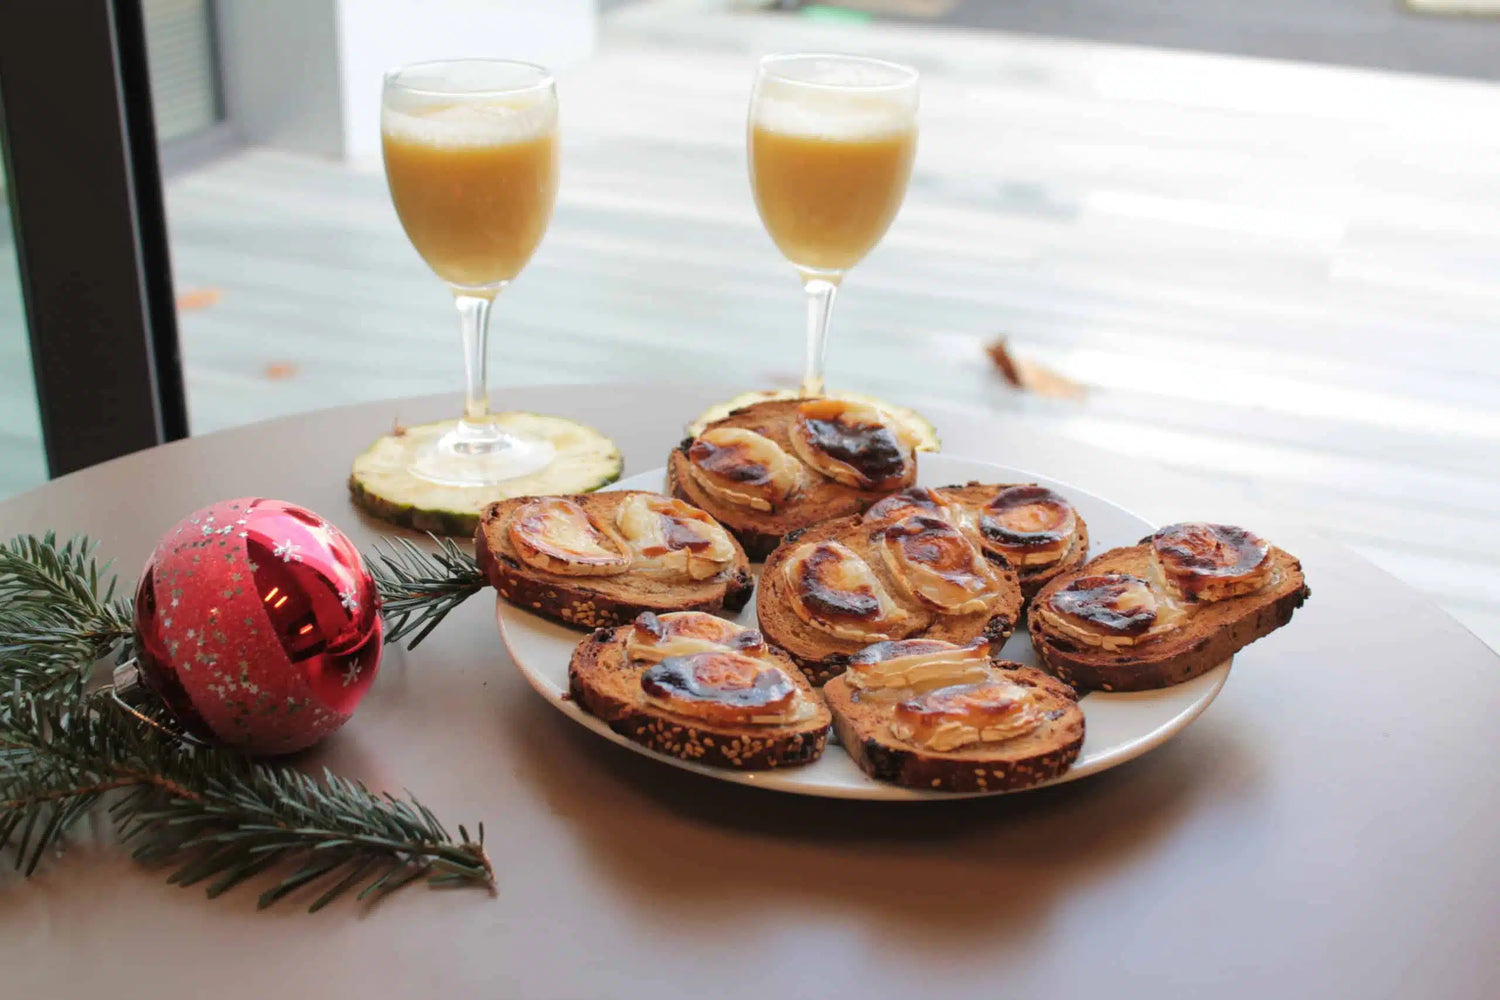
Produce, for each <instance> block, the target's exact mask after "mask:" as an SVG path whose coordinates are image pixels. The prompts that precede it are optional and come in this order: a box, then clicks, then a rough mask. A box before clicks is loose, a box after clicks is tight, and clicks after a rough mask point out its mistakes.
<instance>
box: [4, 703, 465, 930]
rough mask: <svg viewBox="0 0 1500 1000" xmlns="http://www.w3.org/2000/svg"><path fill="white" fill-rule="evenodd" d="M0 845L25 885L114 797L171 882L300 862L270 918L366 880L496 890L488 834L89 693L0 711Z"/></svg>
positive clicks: (231, 882)
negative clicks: (213, 743)
mask: <svg viewBox="0 0 1500 1000" xmlns="http://www.w3.org/2000/svg"><path fill="white" fill-rule="evenodd" d="M18 752H19V753H21V754H23V755H24V758H25V760H26V763H25V764H24V765H23V766H6V765H4V764H3V759H4V758H3V757H0V848H4V847H6V846H7V845H9V846H13V847H14V848H15V850H16V864H17V867H18V868H24V870H25V872H26V873H27V874H28V875H29V874H31V872H32V871H34V870H35V868H36V866H37V864H38V863H39V862H40V860H41V858H42V856H43V855H44V854H45V853H46V852H47V850H48V849H49V848H55V847H58V846H60V844H61V840H62V838H63V837H64V835H65V834H66V833H67V831H68V830H69V829H70V828H71V827H72V826H73V825H74V824H75V823H76V822H77V820H78V819H79V818H81V817H82V816H83V815H85V814H86V813H87V812H88V811H89V809H90V808H92V807H93V806H94V805H95V804H96V803H97V802H98V801H99V800H100V798H101V797H102V796H104V795H105V794H106V793H108V792H111V791H115V790H119V789H127V791H126V792H125V794H124V796H123V797H121V798H119V799H118V800H117V801H116V802H115V803H114V804H113V805H112V806H111V808H110V813H111V815H112V816H113V819H114V821H115V824H116V826H117V828H118V830H119V833H120V836H121V838H122V839H123V840H125V841H126V842H130V843H134V844H136V848H135V857H136V858H138V859H141V860H146V861H157V862H172V863H175V864H176V865H177V868H176V870H175V871H174V872H173V873H172V875H171V878H170V881H172V882H175V883H177V884H180V885H184V886H186V885H193V884H196V883H199V882H202V881H204V880H209V879H211V880H212V881H211V882H209V884H208V886H207V892H208V895H209V896H210V897H214V896H218V895H220V894H221V893H224V892H226V891H228V890H229V889H231V888H233V887H235V886H236V885H239V884H241V883H242V882H244V881H246V880H248V879H250V878H252V877H254V876H256V875H259V874H261V873H262V872H265V871H267V870H268V869H271V868H273V867H277V866H282V865H290V864H298V865H299V867H297V868H296V869H295V870H294V871H292V873H291V874H289V875H287V876H285V877H284V878H282V879H281V880H280V881H279V882H278V883H277V884H275V885H274V886H272V887H271V888H269V889H267V890H266V891H265V892H263V893H262V894H261V896H260V905H261V906H262V907H266V906H270V905H272V904H273V903H275V902H277V901H278V900H280V899H282V898H284V897H285V896H287V895H290V894H291V893H293V892H295V891H296V890H298V889H300V888H302V887H304V886H313V885H317V884H319V883H322V884H323V885H324V889H323V891H322V893H321V894H320V895H319V896H318V897H317V898H316V899H315V900H314V901H313V903H312V906H311V909H313V910H318V909H321V908H322V907H324V906H326V905H327V904H328V903H330V902H332V901H333V900H334V899H336V898H338V897H340V896H342V895H343V894H344V893H346V892H348V891H350V890H351V889H353V888H355V887H356V886H358V885H360V884H362V883H364V884H365V889H364V891H363V892H361V893H360V898H364V897H365V896H366V895H368V894H371V893H378V894H380V895H384V894H386V893H388V892H391V891H394V890H395V889H397V888H400V887H401V886H403V885H407V884H409V883H411V882H413V881H415V880H417V879H419V878H425V879H426V880H427V881H428V882H429V883H430V884H432V885H438V886H446V885H452V884H471V885H493V883H494V871H493V869H492V868H491V866H490V862H489V858H488V857H486V855H485V853H484V828H483V826H480V827H479V828H478V837H477V839H472V838H470V836H469V833H468V831H467V830H466V829H465V828H464V827H459V828H458V832H459V839H458V840H454V839H453V837H452V836H451V835H450V834H449V833H448V831H447V830H446V829H445V828H444V827H443V825H442V823H441V822H439V821H438V819H437V817H436V816H434V815H433V814H432V812H431V811H430V810H428V809H427V808H426V807H425V806H423V805H422V804H421V803H420V802H418V801H417V800H416V799H415V798H411V797H410V796H408V797H407V798H404V799H398V798H395V797H393V796H391V795H389V794H386V795H377V794H375V793H373V792H371V791H370V790H369V789H368V788H366V787H365V786H364V785H363V784H360V783H358V782H353V781H349V780H347V779H344V778H340V777H337V776H336V775H334V774H332V773H330V772H327V771H325V772H324V774H323V777H322V780H318V779H316V778H313V777H311V776H309V775H306V774H303V773H302V772H300V771H297V770H294V769H291V768H274V767H270V766H266V765H262V764H254V763H252V762H250V761H248V760H246V759H245V758H244V757H242V756H240V755H239V754H237V753H235V752H233V751H230V750H224V749H217V748H203V747H195V746H193V745H191V744H187V743H184V742H182V741H181V740H179V739H177V738H175V737H174V735H173V734H172V733H171V732H170V731H169V730H167V729H164V728H158V727H156V726H153V725H145V724H142V723H141V722H140V721H139V720H137V719H135V718H134V717H132V716H131V715H129V714H128V713H127V712H125V711H123V710H121V709H120V708H119V706H118V705H117V704H116V703H115V702H114V701H113V700H111V699H110V698H109V697H108V695H94V696H91V697H90V698H88V699H87V700H85V701H83V702H80V703H78V705H77V706H75V707H74V708H72V709H65V708H61V707H59V706H58V705H56V704H54V703H51V702H48V701H45V700H42V699H39V698H37V697H35V696H34V695H31V694H29V693H26V692H21V693H17V694H13V695H12V696H11V697H9V698H8V699H5V700H4V701H0V754H4V753H11V754H15V753H18Z"/></svg>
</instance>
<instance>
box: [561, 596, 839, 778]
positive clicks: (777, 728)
mask: <svg viewBox="0 0 1500 1000" xmlns="http://www.w3.org/2000/svg"><path fill="white" fill-rule="evenodd" d="M634 627H635V626H634V625H623V626H619V627H616V628H601V629H598V630H596V631H595V632H593V634H591V635H589V636H588V637H586V638H585V639H584V640H583V641H582V642H580V643H579V644H578V646H577V648H576V649H575V650H574V652H573V658H572V660H571V661H570V662H569V664H568V693H569V695H570V696H571V697H572V699H573V701H574V702H575V703H576V704H577V705H578V706H579V707H580V708H582V709H583V710H584V711H585V712H588V713H589V714H590V715H593V716H596V717H597V718H600V719H602V720H604V722H606V723H607V724H608V725H609V727H610V728H611V729H613V730H614V731H615V732H617V733H619V734H620V735H621V736H624V737H626V738H627V739H629V740H632V741H634V742H636V743H639V744H641V745H642V746H644V747H648V748H649V749H651V750H655V751H656V752H658V753H664V754H669V755H671V756H673V757H680V758H682V759H684V760H690V761H694V762H696V763H699V764H708V765H710V766H713V767H728V768H739V769H743V770H758V769H764V768H775V767H788V766H792V765H796V764H806V763H809V762H811V761H814V760H817V759H818V758H819V757H821V756H822V754H823V750H824V748H825V747H826V746H827V743H828V730H829V723H830V722H831V715H830V713H829V711H828V706H827V705H825V704H824V703H823V700H822V699H821V698H820V697H818V693H817V692H816V691H814V690H813V688H812V686H811V685H810V684H808V683H807V680H806V678H804V677H803V676H802V675H801V673H800V672H799V671H798V670H797V669H796V666H795V665H794V664H793V663H792V661H791V660H790V659H789V658H788V657H787V656H786V654H785V653H783V652H781V651H780V650H778V649H775V648H774V647H770V646H766V647H765V651H764V653H763V654H761V655H762V656H763V657H765V658H766V660H767V661H768V662H771V663H774V664H775V665H777V666H779V667H780V668H781V669H782V670H783V671H784V672H785V674H786V676H787V677H788V678H789V679H790V680H791V682H792V683H793V684H795V685H796V686H797V690H798V692H799V694H798V697H800V698H801V699H804V701H805V704H806V705H807V706H808V708H809V713H808V715H807V717H806V718H804V719H802V720H801V721H798V722H795V723H791V724H788V725H755V724H745V725H725V724H722V723H711V722H707V721H704V720H702V719H698V718H693V717H689V716H685V715H679V714H675V713H672V712H669V711H664V710H662V709H660V708H658V707H656V706H653V705H649V704H646V703H645V701H644V699H643V696H642V693H641V692H642V688H641V678H642V675H643V674H644V673H645V671H646V670H647V669H648V664H646V663H643V662H639V661H633V660H631V659H630V658H629V656H627V654H626V649H625V641H626V636H627V634H628V633H629V632H630V630H631V629H633V628H634Z"/></svg>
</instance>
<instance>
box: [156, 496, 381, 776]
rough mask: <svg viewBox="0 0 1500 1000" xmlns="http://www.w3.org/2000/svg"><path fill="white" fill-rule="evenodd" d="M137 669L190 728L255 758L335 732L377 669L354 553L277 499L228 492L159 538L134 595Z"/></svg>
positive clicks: (370, 585)
mask: <svg viewBox="0 0 1500 1000" xmlns="http://www.w3.org/2000/svg"><path fill="white" fill-rule="evenodd" d="M135 633H136V649H137V655H138V657H139V659H140V662H141V675H142V678H143V679H144V681H145V683H146V685H147V686H148V687H150V688H151V689H152V690H153V691H155V692H156V694H157V695H159V696H160V697H161V698H162V700H163V701H165V702H166V704H167V706H168V708H170V709H171V711H172V713H173V715H175V716H176V717H177V719H178V721H179V722H181V723H182V724H183V725H184V726H185V727H187V728H188V729H189V730H190V731H192V732H193V733H195V734H196V735H199V736H202V737H204V738H206V739H212V740H216V741H218V742H220V743H223V744H226V745H228V746H232V747H236V748H238V749H241V750H244V751H245V752H246V753H250V754H255V755H271V754H283V753H292V752H293V751H296V750H301V749H303V748H305V747H309V746H312V745H313V744H314V743H316V742H318V741H319V740H321V739H323V737H325V736H327V735H328V734H329V733H332V732H333V731H334V730H336V729H338V728H339V727H340V726H342V725H343V724H344V723H345V722H348V721H349V716H350V715H351V714H353V712H354V707H355V706H356V705H358V704H359V701H360V699H361V698H362V697H363V696H364V693H365V691H367V690H368V689H369V687H370V683H371V682H372V681H373V680H374V679H375V670H376V667H377V666H378V665H379V663H380V647H381V635H382V627H381V622H380V599H379V596H378V594H377V592H376V589H375V581H374V580H373V579H372V578H371V577H370V574H369V571H368V570H366V569H365V565H364V561H363V560H362V559H361V558H360V555H359V550H357V549H356V548H355V547H354V545H353V543H351V542H350V541H349V539H348V538H346V537H345V536H344V534H343V532H341V531H339V530H338V529H337V528H335V527H334V526H333V525H332V524H329V523H328V522H327V521H325V520H323V519H322V518H321V517H319V516H318V515H317V514H314V513H313V512H312V511H310V510H307V509H305V508H302V507H298V506H295V505H294V504H289V503H285V502H283V501H281V500H264V499H258V498H253V497H246V498H242V499H239V500H225V501H222V502H220V503H216V504H214V505H212V506H210V507H205V508H203V509H202V510H200V511H196V512H194V513H192V514H189V515H188V516H187V517H186V518H185V519H183V520H182V521H181V522H179V523H178V525H177V526H176V527H175V528H173V529H172V530H171V531H169V532H168V533H167V534H166V536H165V537H163V538H162V540H161V541H160V542H158V543H157V545H156V550H155V551H154V552H152V553H151V558H150V559H149V560H148V561H147V563H146V569H145V571H144V572H143V573H142V574H141V582H140V585H139V587H138V588H137V590H136V595H135Z"/></svg>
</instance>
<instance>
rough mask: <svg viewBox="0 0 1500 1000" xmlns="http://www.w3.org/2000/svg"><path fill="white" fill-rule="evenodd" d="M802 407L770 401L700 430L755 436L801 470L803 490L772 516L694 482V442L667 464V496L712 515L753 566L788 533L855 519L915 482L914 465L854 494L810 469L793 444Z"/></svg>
mask: <svg viewBox="0 0 1500 1000" xmlns="http://www.w3.org/2000/svg"><path fill="white" fill-rule="evenodd" d="M805 402H807V400H804V399H773V400H767V401H766V402H762V403H753V404H751V405H749V406H746V407H744V408H742V409H739V410H735V411H734V412H733V413H730V414H729V415H728V416H727V417H724V418H722V419H720V420H716V421H714V422H713V423H712V424H710V425H709V426H708V427H707V428H705V429H704V430H705V432H707V431H711V430H714V429H716V428H726V427H728V428H743V429H745V430H750V431H754V432H755V433H757V434H760V435H762V436H764V437H767V438H769V439H770V440H771V441H773V442H774V443H775V444H776V445H777V446H778V447H780V448H781V450H782V451H783V452H785V454H786V455H787V456H788V457H789V458H791V459H792V460H793V461H794V462H796V463H797V465H798V466H800V467H801V470H802V473H803V477H804V484H803V486H802V487H801V488H800V489H799V490H797V491H796V492H795V493H794V494H793V495H792V496H790V497H788V498H787V499H786V501H785V502H784V503H783V504H781V505H778V506H777V507H776V509H774V510H769V511H762V510H755V509H753V508H751V507H748V506H741V505H739V504H730V503H726V502H724V501H722V500H720V499H719V498H717V497H714V496H712V495H711V494H710V493H709V492H708V491H707V490H705V489H704V488H703V485H702V484H701V483H700V482H698V481H697V480H695V479H694V478H693V475H692V472H691V469H692V461H691V460H690V459H689V458H688V452H689V449H690V448H691V447H692V446H693V443H694V441H696V440H697V439H698V437H697V436H695V437H691V438H686V439H684V440H683V441H682V442H681V443H680V444H679V445H678V446H677V447H676V448H674V449H673V450H672V454H671V456H670V457H669V458H668V460H667V487H666V488H667V491H668V492H669V493H671V494H672V495H673V496H676V497H680V498H682V499H683V500H686V501H687V502H688V503H690V504H693V505H694V506H696V507H700V508H702V509H703V510H706V511H708V513H710V514H712V515H713V516H714V517H715V518H716V519H718V521H719V523H720V524H722V525H724V526H725V527H726V528H728V529H729V530H730V531H731V532H732V533H733V534H734V536H735V538H737V539H738V540H739V542H740V544H741V545H742V546H744V549H745V552H746V554H747V555H748V556H749V557H750V559H751V560H752V561H754V562H759V561H760V560H762V559H764V558H765V557H766V556H767V555H769V554H770V552H771V550H772V549H774V548H776V546H777V545H778V544H780V543H781V539H782V537H783V536H785V535H786V533H787V532H789V531H795V530H797V529H798V528H805V527H807V526H808V525H810V524H816V523H817V522H819V521H826V520H828V519H830V518H835V517H844V516H845V515H848V514H857V513H859V512H860V511H862V510H864V509H865V508H867V507H869V506H870V505H871V504H872V503H874V502H875V501H876V500H879V499H880V498H881V497H883V496H886V495H887V494H889V493H891V492H892V491H894V490H898V489H903V488H905V487H907V486H910V485H911V484H912V482H914V481H915V479H916V461H915V459H913V460H912V461H911V462H909V463H908V465H909V471H908V474H906V475H905V476H904V477H902V479H901V481H900V482H897V483H894V484H892V485H891V486H890V488H888V489H881V490H861V489H856V488H854V487H851V486H847V485H845V484H843V483H840V482H837V481H835V480H833V479H831V478H829V477H828V476H825V475H823V474H822V473H820V472H818V471H817V470H815V469H813V468H812V467H811V466H809V465H808V464H807V463H806V462H804V461H802V460H801V459H800V458H799V457H798V454H797V450H796V448H795V447H794V445H793V443H792V430H793V427H794V425H795V423H796V420H797V408H798V407H799V406H800V405H802V404H803V403H805ZM700 436H701V435H700Z"/></svg>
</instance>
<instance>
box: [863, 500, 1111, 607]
mask: <svg viewBox="0 0 1500 1000" xmlns="http://www.w3.org/2000/svg"><path fill="white" fill-rule="evenodd" d="M900 509H910V510H913V511H917V510H921V511H926V512H928V513H931V514H933V515H934V516H937V517H943V518H945V519H946V520H948V521H951V522H952V523H953V524H956V525H958V526H959V527H960V528H963V529H964V530H965V531H968V532H970V533H971V534H972V535H974V536H975V538H976V539H977V540H978V542H979V546H980V548H981V549H983V550H984V553H985V555H987V556H989V557H990V558H991V559H995V560H1003V561H1006V562H1009V563H1010V564H1011V566H1013V567H1014V568H1015V570H1016V573H1017V575H1018V576H1019V577H1020V579H1021V592H1022V593H1023V594H1024V595H1025V597H1026V600H1028V601H1030V600H1031V598H1033V597H1035V596H1036V592H1037V591H1039V590H1041V589H1042V588H1043V587H1044V586H1046V585H1047V584H1048V583H1049V582H1051V581H1052V580H1053V579H1054V578H1055V577H1057V576H1059V575H1061V574H1063V573H1066V572H1068V571H1069V570H1071V569H1076V568H1077V567H1079V566H1081V565H1083V563H1084V561H1085V560H1086V559H1088V553H1089V529H1088V525H1087V524H1085V523H1084V520H1083V516H1082V515H1080V514H1079V513H1078V511H1077V510H1075V509H1074V507H1073V505H1072V504H1071V503H1070V502H1069V501H1068V499H1067V498H1066V497H1064V496H1062V495H1061V494H1059V493H1057V492H1056V491H1054V490H1051V489H1048V488H1047V487H1045V486H1039V485H1037V484H1036V483H979V482H969V483H965V484H963V485H961V486H943V487H940V488H938V489H926V488H925V487H921V486H913V487H909V488H908V489H905V490H902V491H900V492H899V493H893V494H892V495H890V496H888V497H885V498H883V499H881V500H879V501H877V502H876V503H875V504H874V505H873V506H872V507H871V508H870V509H869V510H868V511H866V512H865V516H866V517H867V518H872V519H873V518H879V517H886V516H889V515H890V514H892V513H894V512H895V511H897V510H900Z"/></svg>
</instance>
